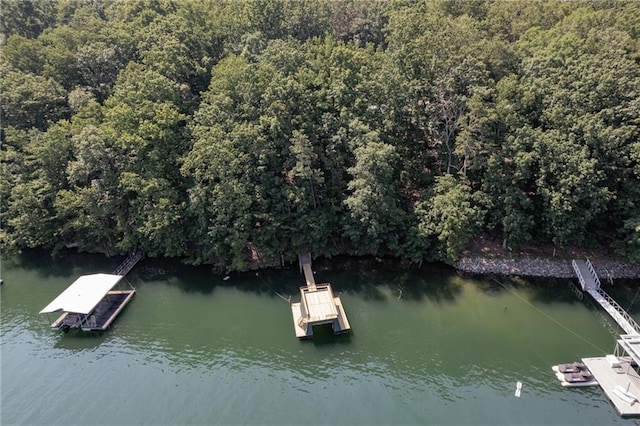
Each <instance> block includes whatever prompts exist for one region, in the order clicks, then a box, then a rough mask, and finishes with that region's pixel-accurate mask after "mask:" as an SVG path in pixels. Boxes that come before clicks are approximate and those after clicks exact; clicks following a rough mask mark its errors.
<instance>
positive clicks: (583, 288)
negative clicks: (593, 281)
mask: <svg viewBox="0 0 640 426" xmlns="http://www.w3.org/2000/svg"><path fill="white" fill-rule="evenodd" d="M571 266H573V270H574V271H575V273H576V275H577V276H578V281H580V287H582V290H583V291H584V290H586V289H587V283H585V282H584V278H583V277H582V274H581V273H580V268H578V263H577V262H576V261H575V260H572V261H571Z"/></svg>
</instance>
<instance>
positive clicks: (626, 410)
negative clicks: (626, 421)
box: [582, 355, 640, 417]
mask: <svg viewBox="0 0 640 426" xmlns="http://www.w3.org/2000/svg"><path fill="white" fill-rule="evenodd" d="M582 362H583V363H584V364H585V365H586V366H587V368H588V369H589V371H590V372H591V374H593V377H595V379H596V380H597V381H598V384H599V385H600V387H601V388H602V390H603V391H604V393H605V395H607V398H609V400H610V401H611V403H612V404H613V406H614V407H615V409H616V411H617V412H618V414H619V415H621V416H623V417H627V416H640V401H639V399H640V386H639V384H640V376H639V375H638V373H637V372H636V371H635V369H634V368H633V367H632V366H631V361H630V360H629V359H622V360H621V359H620V358H618V357H616V356H615V355H607V356H606V357H599V358H583V359H582Z"/></svg>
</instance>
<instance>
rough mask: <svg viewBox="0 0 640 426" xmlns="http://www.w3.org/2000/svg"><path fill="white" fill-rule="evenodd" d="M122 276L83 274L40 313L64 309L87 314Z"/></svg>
mask: <svg viewBox="0 0 640 426" xmlns="http://www.w3.org/2000/svg"><path fill="white" fill-rule="evenodd" d="M122 278H124V277H123V276H122V275H112V274H92V275H83V276H81V277H80V278H78V279H77V280H75V281H74V283H73V284H71V285H70V286H69V287H67V289H66V290H65V291H63V292H62V293H60V295H59V296H58V297H56V298H55V299H54V300H53V301H52V302H51V303H49V304H48V305H47V306H45V308H44V309H43V310H41V311H40V313H41V314H46V313H50V312H59V311H64V312H75V313H78V314H88V313H90V312H91V311H92V310H93V308H95V307H96V305H97V304H98V303H100V301H101V300H102V298H103V297H104V296H105V295H106V294H107V293H108V292H109V290H111V289H112V288H113V287H114V286H115V285H116V284H118V282H119V281H120V280H121V279H122Z"/></svg>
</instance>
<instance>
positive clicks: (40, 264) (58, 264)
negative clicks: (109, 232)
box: [3, 249, 125, 277]
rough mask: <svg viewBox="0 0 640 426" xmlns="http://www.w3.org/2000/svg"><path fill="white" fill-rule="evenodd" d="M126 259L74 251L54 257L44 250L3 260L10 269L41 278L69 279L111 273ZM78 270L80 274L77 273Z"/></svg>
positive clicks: (25, 252) (32, 251) (31, 251)
mask: <svg viewBox="0 0 640 426" xmlns="http://www.w3.org/2000/svg"><path fill="white" fill-rule="evenodd" d="M124 259H125V258H124V257H121V256H114V257H107V256H105V255H103V254H90V253H78V252H77V251H76V250H74V249H70V250H64V251H62V252H61V253H60V254H57V255H54V254H52V253H51V252H50V251H46V250H43V249H31V250H25V251H24V252H23V253H21V254H20V255H18V256H15V257H12V258H10V259H6V260H5V259H3V262H4V263H5V265H3V266H8V267H19V268H23V269H27V270H30V271H35V272H36V273H37V274H38V275H39V276H41V277H67V276H69V274H70V273H71V274H72V275H73V274H76V275H83V274H94V273H100V272H103V273H110V272H111V271H113V270H114V269H115V268H116V267H117V266H118V265H119V264H120V263H121V262H122V261H123V260H124ZM76 270H78V271H79V272H75V271H76Z"/></svg>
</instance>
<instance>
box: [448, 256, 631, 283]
mask: <svg viewBox="0 0 640 426" xmlns="http://www.w3.org/2000/svg"><path fill="white" fill-rule="evenodd" d="M591 263H592V264H593V267H594V268H595V270H596V273H597V274H598V276H599V277H600V280H601V281H602V282H604V281H605V280H607V281H608V280H609V279H637V278H640V265H635V264H629V263H624V262H620V261H617V260H594V259H591ZM455 268H456V269H457V270H459V271H461V272H466V273H470V274H478V275H487V274H497V275H518V276H522V277H539V278H574V277H575V276H576V275H575V273H574V271H573V267H572V266H571V261H570V260H567V259H564V260H555V259H538V258H530V259H527V258H525V259H506V258H505V259H497V258H483V257H480V256H478V257H463V258H461V259H460V260H459V261H458V262H457V263H456V265H455Z"/></svg>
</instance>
